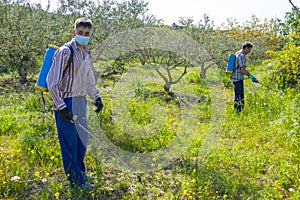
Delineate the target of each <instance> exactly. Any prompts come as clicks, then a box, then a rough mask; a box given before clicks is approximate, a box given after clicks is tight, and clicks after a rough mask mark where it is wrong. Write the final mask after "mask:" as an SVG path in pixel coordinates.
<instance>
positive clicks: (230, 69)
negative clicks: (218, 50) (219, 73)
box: [226, 54, 235, 75]
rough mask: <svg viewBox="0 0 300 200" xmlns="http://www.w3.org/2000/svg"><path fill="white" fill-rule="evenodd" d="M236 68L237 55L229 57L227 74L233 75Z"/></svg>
mask: <svg viewBox="0 0 300 200" xmlns="http://www.w3.org/2000/svg"><path fill="white" fill-rule="evenodd" d="M234 66H235V55H234V54H229V56H228V61H227V66H226V74H228V75H232V74H233V70H234Z"/></svg>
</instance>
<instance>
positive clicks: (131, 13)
mask: <svg viewBox="0 0 300 200" xmlns="http://www.w3.org/2000/svg"><path fill="white" fill-rule="evenodd" d="M58 5H60V6H59V7H58V8H57V9H56V10H54V11H52V12H50V11H49V10H46V11H45V10H43V9H42V8H41V5H40V4H30V1H27V2H26V1H22V0H6V1H3V2H0V12H1V13H2V14H1V15H0V22H1V25H2V27H3V28H2V29H1V32H0V34H1V35H0V36H1V37H0V38H1V44H0V47H1V49H2V51H1V54H0V66H1V69H2V72H11V71H17V72H18V74H19V75H20V78H21V80H22V82H26V79H27V75H28V74H29V73H37V70H38V69H39V66H40V65H41V62H42V59H43V55H44V52H45V50H46V48H47V46H48V44H55V45H58V46H60V45H62V44H64V43H66V42H67V41H69V40H70V39H71V38H72V32H71V30H72V29H73V28H74V24H73V23H74V21H75V19H76V18H79V17H82V16H86V17H88V18H90V19H91V20H92V22H93V24H94V34H93V39H92V40H91V44H90V47H91V48H93V47H95V46H96V45H98V44H99V43H101V42H102V41H103V40H104V39H106V38H107V37H108V36H109V35H110V34H115V33H118V32H121V31H125V30H128V29H133V28H137V27H141V26H145V25H147V24H149V23H154V22H155V18H154V17H153V16H147V15H146V14H145V13H146V12H147V3H145V2H144V1H143V0H131V1H123V2H120V3H119V2H116V1H113V0H105V1H103V2H102V3H98V4H95V3H94V1H91V0H59V4H58Z"/></svg>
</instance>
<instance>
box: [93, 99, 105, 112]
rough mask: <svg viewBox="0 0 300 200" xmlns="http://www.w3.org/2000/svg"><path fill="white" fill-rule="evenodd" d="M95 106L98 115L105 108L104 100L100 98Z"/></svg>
mask: <svg viewBox="0 0 300 200" xmlns="http://www.w3.org/2000/svg"><path fill="white" fill-rule="evenodd" d="M95 106H97V109H96V110H95V112H96V113H98V112H100V111H101V110H102V108H103V103H102V100H101V98H98V99H97V100H96V101H95Z"/></svg>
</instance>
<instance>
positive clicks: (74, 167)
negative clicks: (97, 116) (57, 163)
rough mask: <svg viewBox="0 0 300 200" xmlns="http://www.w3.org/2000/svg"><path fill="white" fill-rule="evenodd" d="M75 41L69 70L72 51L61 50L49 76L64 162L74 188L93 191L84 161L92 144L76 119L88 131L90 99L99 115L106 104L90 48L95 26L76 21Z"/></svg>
mask: <svg viewBox="0 0 300 200" xmlns="http://www.w3.org/2000/svg"><path fill="white" fill-rule="evenodd" d="M72 32H73V35H74V38H73V39H72V40H71V41H70V42H69V43H68V45H69V46H70V47H71V48H72V53H73V60H72V63H71V64H70V66H68V67H67V64H68V60H69V57H70V55H71V50H70V48H68V47H67V46H62V47H60V48H59V49H58V50H57V51H56V52H55V54H54V56H53V60H52V65H51V68H50V70H49V72H48V75H47V79H46V81H47V85H48V90H49V93H50V97H51V99H52V101H53V104H54V108H55V111H54V112H55V113H54V114H55V120H56V128H57V132H58V138H59V142H60V148H61V153H62V160H63V165H64V170H65V173H66V175H67V177H68V180H69V182H70V186H71V187H74V186H75V185H77V186H79V187H82V188H84V189H86V188H87V189H89V188H90V187H91V185H89V184H87V183H86V180H85V179H86V177H88V176H87V175H86V170H85V165H84V157H85V153H86V146H87V142H88V133H87V132H86V131H84V130H82V128H80V127H77V126H76V124H75V123H72V122H73V116H75V115H76V116H77V117H78V120H77V121H78V122H79V123H80V124H81V125H82V126H83V127H84V128H85V129H87V120H86V104H87V102H86V95H88V96H89V97H90V98H92V99H93V100H94V101H95V105H96V106H97V110H96V112H100V111H101V109H102V108H103V103H102V101H101V98H100V96H99V92H98V90H97V89H96V87H95V84H96V81H95V77H94V74H93V67H92V61H91V57H90V53H89V52H90V50H89V48H88V46H87V44H88V42H89V39H90V36H91V35H92V22H91V21H90V20H89V19H87V18H79V19H77V20H76V21H75V28H74V30H73V31H72Z"/></svg>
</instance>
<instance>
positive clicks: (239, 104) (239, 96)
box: [233, 81, 245, 113]
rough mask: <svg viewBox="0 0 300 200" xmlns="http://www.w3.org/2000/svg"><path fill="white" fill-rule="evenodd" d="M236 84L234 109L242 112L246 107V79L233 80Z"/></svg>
mask: <svg viewBox="0 0 300 200" xmlns="http://www.w3.org/2000/svg"><path fill="white" fill-rule="evenodd" d="M233 85H234V109H235V110H236V112H237V113H240V112H241V111H242V110H243V108H244V103H245V100H244V81H237V82H233Z"/></svg>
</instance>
